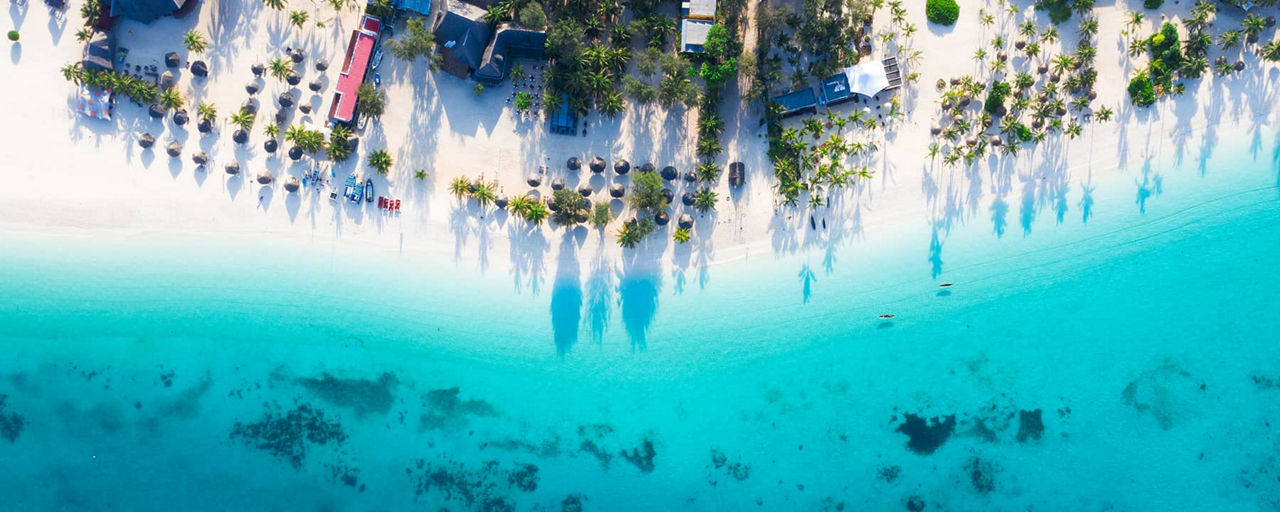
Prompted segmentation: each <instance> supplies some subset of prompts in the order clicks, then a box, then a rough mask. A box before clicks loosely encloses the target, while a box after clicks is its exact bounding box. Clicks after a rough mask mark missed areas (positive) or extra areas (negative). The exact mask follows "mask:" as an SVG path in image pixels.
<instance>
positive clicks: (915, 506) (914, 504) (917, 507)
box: [907, 496, 924, 512]
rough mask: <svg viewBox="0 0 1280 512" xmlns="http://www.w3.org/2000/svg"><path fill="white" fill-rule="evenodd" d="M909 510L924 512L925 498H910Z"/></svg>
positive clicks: (908, 498)
mask: <svg viewBox="0 0 1280 512" xmlns="http://www.w3.org/2000/svg"><path fill="white" fill-rule="evenodd" d="M907 510H909V511H910V512H923V510H924V498H921V497H919V496H908V497H907Z"/></svg>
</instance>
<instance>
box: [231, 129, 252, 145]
mask: <svg viewBox="0 0 1280 512" xmlns="http://www.w3.org/2000/svg"><path fill="white" fill-rule="evenodd" d="M231 140H233V141H235V142H236V144H244V143H246V142H248V141H249V132H246V131H244V129H243V128H236V131H235V132H232V133H231Z"/></svg>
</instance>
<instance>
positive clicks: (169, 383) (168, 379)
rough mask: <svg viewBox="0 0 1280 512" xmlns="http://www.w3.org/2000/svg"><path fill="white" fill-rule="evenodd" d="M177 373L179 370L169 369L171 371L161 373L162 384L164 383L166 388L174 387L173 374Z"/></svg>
mask: <svg viewBox="0 0 1280 512" xmlns="http://www.w3.org/2000/svg"><path fill="white" fill-rule="evenodd" d="M176 374H177V372H176V371H174V370H169V373H163V374H160V384H163V385H164V387H166V388H171V387H173V376H174V375H176Z"/></svg>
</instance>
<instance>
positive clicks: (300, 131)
mask: <svg viewBox="0 0 1280 512" xmlns="http://www.w3.org/2000/svg"><path fill="white" fill-rule="evenodd" d="M306 137H307V129H306V128H305V127H303V126H302V125H301V124H295V125H293V126H290V127H289V129H288V130H286V131H285V132H284V140H285V141H286V142H290V143H293V145H295V146H297V145H300V144H302V139H305V138H306Z"/></svg>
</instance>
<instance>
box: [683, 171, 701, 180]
mask: <svg viewBox="0 0 1280 512" xmlns="http://www.w3.org/2000/svg"><path fill="white" fill-rule="evenodd" d="M684 180H685V181H687V182H689V183H693V182H695V181H698V175H697V174H694V172H693V171H689V172H686V173H684Z"/></svg>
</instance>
